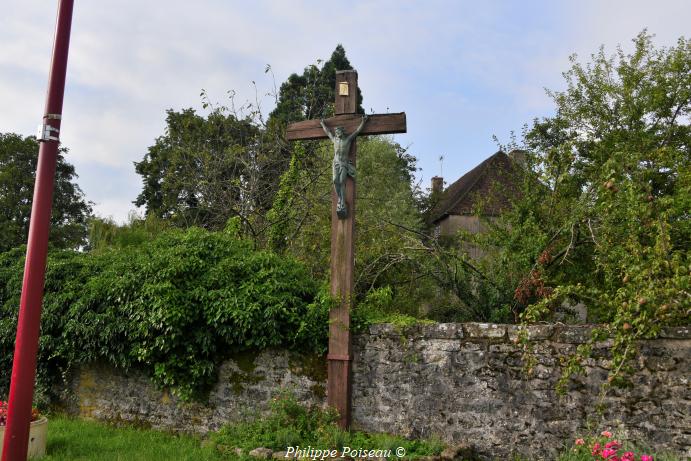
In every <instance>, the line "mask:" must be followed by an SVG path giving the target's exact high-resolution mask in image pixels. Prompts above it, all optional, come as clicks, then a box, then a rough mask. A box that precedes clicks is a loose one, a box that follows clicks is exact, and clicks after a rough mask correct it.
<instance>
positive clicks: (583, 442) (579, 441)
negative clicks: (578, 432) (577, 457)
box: [576, 439, 585, 445]
mask: <svg viewBox="0 0 691 461" xmlns="http://www.w3.org/2000/svg"><path fill="white" fill-rule="evenodd" d="M576 445H585V440H583V439H576Z"/></svg>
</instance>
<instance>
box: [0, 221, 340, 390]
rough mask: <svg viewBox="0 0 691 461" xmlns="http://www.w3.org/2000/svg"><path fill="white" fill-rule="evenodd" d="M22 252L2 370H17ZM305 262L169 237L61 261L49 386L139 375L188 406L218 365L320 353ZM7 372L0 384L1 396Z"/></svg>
mask: <svg viewBox="0 0 691 461" xmlns="http://www.w3.org/2000/svg"><path fill="white" fill-rule="evenodd" d="M22 271H23V249H16V250H12V251H10V252H7V253H4V254H1V255H0V352H1V353H0V369H2V370H8V371H9V370H10V368H11V363H12V351H13V347H14V346H13V345H14V338H15V331H16V321H17V310H18V305H19V295H20V290H21V277H22ZM317 293H318V286H317V284H316V283H315V282H314V280H313V279H312V278H311V277H310V276H309V275H308V274H307V272H306V271H305V270H304V268H303V266H302V265H300V264H299V263H297V262H296V261H294V260H292V259H289V258H285V257H280V256H277V255H275V254H273V253H271V252H267V251H257V250H255V249H253V247H252V245H251V243H250V242H248V241H245V240H242V239H239V238H237V237H236V236H235V235H234V234H233V233H231V232H207V231H204V230H201V229H196V228H194V229H190V230H187V231H180V230H170V231H166V232H164V233H162V234H160V235H159V236H158V237H156V238H155V239H153V240H151V241H149V242H145V243H143V244H141V245H132V246H126V247H121V248H119V249H117V250H115V249H111V250H108V249H106V250H104V251H101V252H99V253H98V254H89V253H78V252H71V251H61V252H54V253H51V255H50V256H49V259H48V266H47V273H46V288H45V299H44V305H43V315H42V324H41V339H40V352H39V370H38V376H39V384H43V385H46V386H47V384H48V383H50V382H54V380H55V379H56V378H57V377H58V376H60V375H61V374H62V375H65V374H66V373H67V372H68V371H69V369H70V367H72V366H74V365H77V364H81V363H89V362H92V361H106V362H108V363H110V364H112V365H114V366H116V367H118V368H121V369H128V368H130V367H134V366H137V367H141V368H143V369H145V370H147V371H148V372H149V373H150V375H151V376H152V377H153V378H154V381H155V382H156V383H157V384H158V385H160V386H167V387H170V388H171V389H172V390H173V392H175V393H176V394H177V395H179V396H181V397H183V398H190V397H193V396H194V397H200V396H202V395H203V394H204V393H205V391H207V390H208V389H209V388H210V387H211V386H212V385H213V383H215V381H216V371H217V366H218V364H219V363H220V362H221V361H222V360H223V359H225V358H227V357H228V356H229V355H230V354H232V353H235V352H239V351H242V350H247V349H253V350H260V349H263V348H268V347H288V348H295V349H309V350H315V351H318V352H322V351H323V350H324V347H325V344H326V329H327V322H326V316H325V313H326V312H327V311H328V307H325V306H324V305H322V304H321V303H323V302H326V299H325V298H323V297H317ZM9 374H10V373H9V372H7V373H4V372H3V373H1V374H0V395H1V394H3V393H4V392H3V390H6V389H7V386H8V381H9Z"/></svg>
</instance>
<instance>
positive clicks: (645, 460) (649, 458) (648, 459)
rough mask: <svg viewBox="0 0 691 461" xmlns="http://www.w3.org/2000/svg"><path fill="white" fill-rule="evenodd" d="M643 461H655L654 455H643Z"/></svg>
mask: <svg viewBox="0 0 691 461" xmlns="http://www.w3.org/2000/svg"><path fill="white" fill-rule="evenodd" d="M641 461H655V460H654V459H653V455H641Z"/></svg>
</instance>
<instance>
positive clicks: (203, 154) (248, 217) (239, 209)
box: [135, 107, 280, 235]
mask: <svg viewBox="0 0 691 461" xmlns="http://www.w3.org/2000/svg"><path fill="white" fill-rule="evenodd" d="M265 147H266V146H265V143H264V138H263V137H262V132H261V130H260V129H259V128H258V127H257V126H256V124H255V123H254V122H253V121H252V119H251V117H249V116H246V117H244V118H238V117H237V116H236V115H235V114H233V113H229V112H228V109H227V108H225V107H215V108H212V109H211V111H210V113H209V114H208V115H207V116H206V117H203V116H201V115H198V114H196V113H195V111H194V110H193V109H185V110H183V111H181V112H176V111H173V110H169V111H168V112H167V117H166V132H165V134H164V135H163V136H160V137H159V138H158V139H156V143H155V144H154V145H153V146H151V147H149V150H148V152H147V153H146V154H145V156H144V159H143V160H142V161H141V162H137V163H135V170H136V172H137V173H138V174H139V175H141V176H142V181H143V190H142V192H141V193H140V194H139V196H138V197H137V200H136V201H135V204H136V205H137V206H145V207H146V215H147V216H149V215H154V216H156V217H159V218H161V219H164V220H168V221H170V222H171V223H172V224H174V225H176V226H179V227H190V226H201V227H205V228H208V229H214V230H218V229H222V228H223V226H224V225H225V223H226V221H227V220H228V219H229V218H231V217H233V216H239V217H240V218H241V219H242V220H243V225H245V226H246V230H247V231H248V233H249V234H250V235H254V234H256V232H257V231H256V230H255V229H254V228H253V227H252V223H253V218H254V217H256V215H258V214H261V212H262V211H263V210H266V208H267V207H268V206H269V205H268V204H270V203H271V199H272V196H273V194H272V191H271V185H270V183H267V182H266V181H262V177H263V176H264V175H266V174H269V172H270V171H271V170H272V168H274V167H275V166H276V165H275V163H276V162H278V160H276V159H275V156H272V155H271V150H270V149H269V150H267V149H265ZM278 163H280V162H278Z"/></svg>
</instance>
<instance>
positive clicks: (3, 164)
mask: <svg viewBox="0 0 691 461" xmlns="http://www.w3.org/2000/svg"><path fill="white" fill-rule="evenodd" d="M38 147H39V146H38V142H37V141H36V138H35V137H33V136H28V137H26V138H24V137H22V136H20V135H17V134H13V133H5V134H2V133H0V210H1V211H0V236H1V237H0V251H6V250H8V249H10V248H13V247H16V246H19V245H21V244H24V243H26V241H27V238H28V234H29V220H30V218H31V204H32V200H33V191H34V182H35V180H36V167H37V162H38ZM65 153H67V149H65V148H61V149H60V150H59V152H58V161H57V167H56V171H55V189H54V192H53V209H52V215H51V228H50V238H49V241H50V243H51V245H53V246H55V247H58V248H78V247H79V246H81V245H82V244H84V242H85V238H86V234H87V221H88V219H89V217H90V216H91V204H90V203H89V202H87V201H86V200H85V198H84V193H83V192H82V191H81V189H80V188H79V186H78V185H77V184H76V183H75V182H74V180H75V179H76V178H77V174H76V172H75V170H74V166H72V165H71V164H69V163H68V162H67V161H66V160H65V157H64V154H65Z"/></svg>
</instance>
